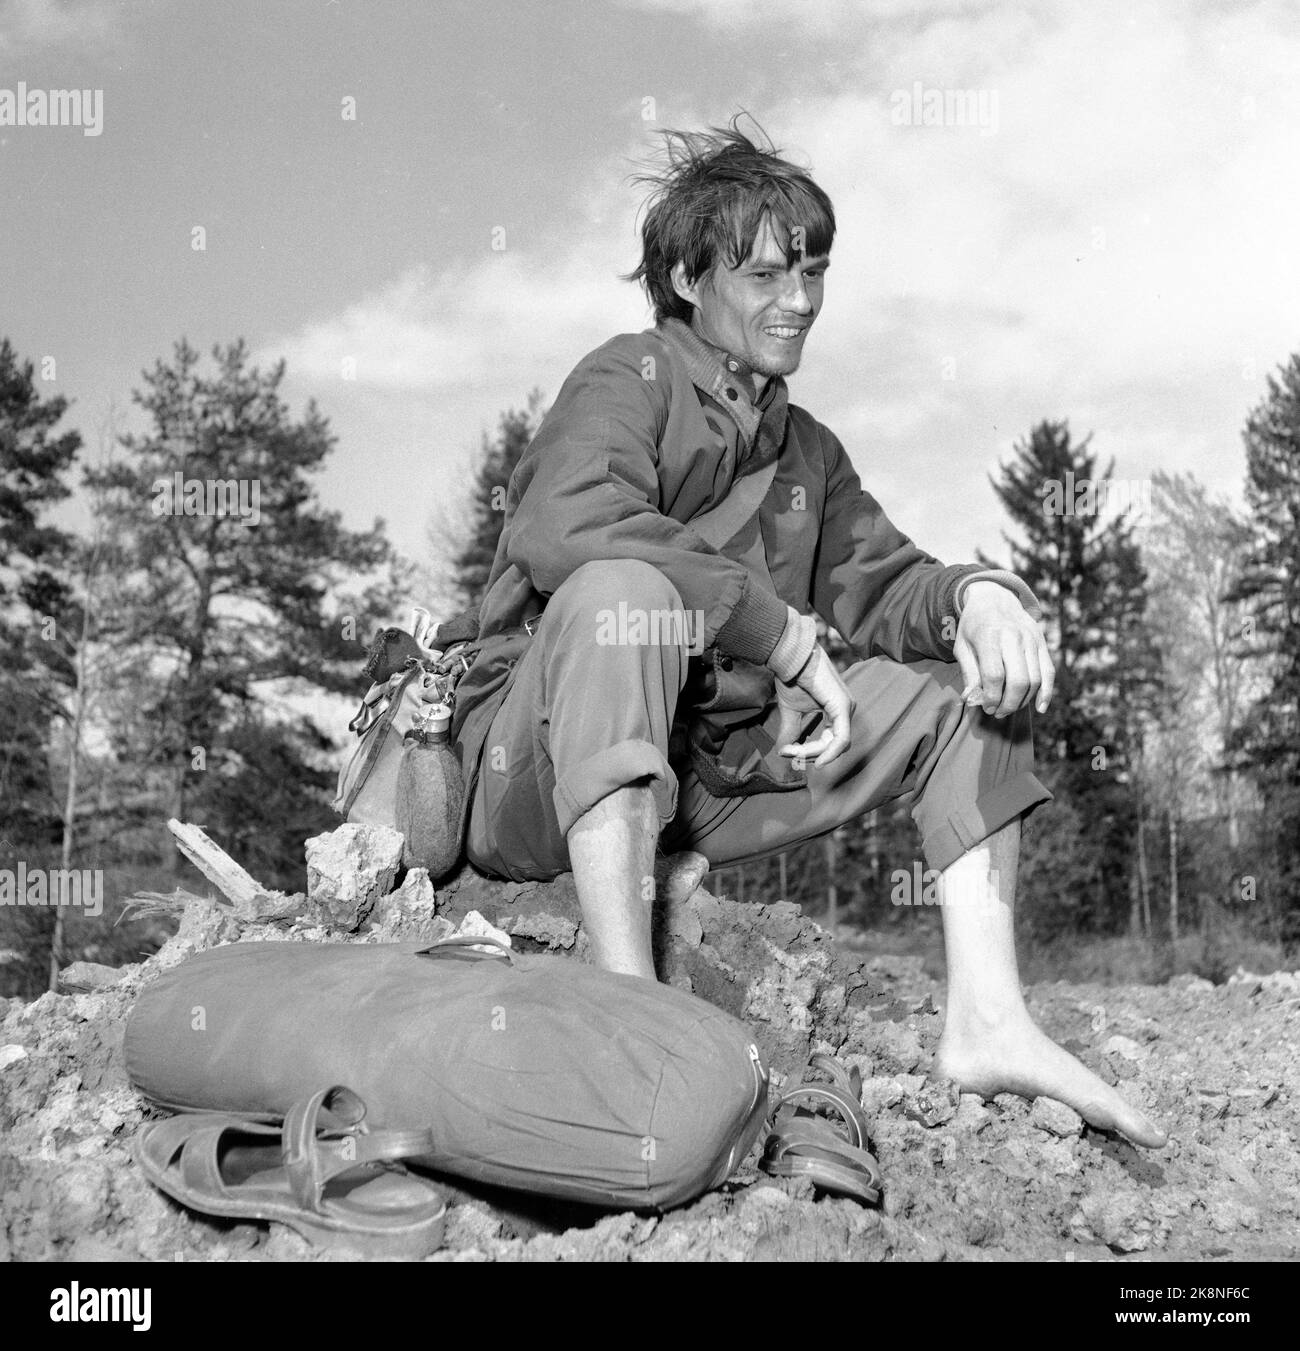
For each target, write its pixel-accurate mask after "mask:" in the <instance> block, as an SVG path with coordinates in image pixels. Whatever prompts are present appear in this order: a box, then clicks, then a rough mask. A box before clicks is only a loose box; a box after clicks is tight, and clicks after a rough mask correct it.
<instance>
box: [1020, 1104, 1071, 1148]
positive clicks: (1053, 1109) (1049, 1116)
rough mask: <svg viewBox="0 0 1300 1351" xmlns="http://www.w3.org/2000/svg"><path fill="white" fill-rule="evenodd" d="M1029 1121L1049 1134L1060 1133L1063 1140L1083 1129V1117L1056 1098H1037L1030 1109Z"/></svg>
mask: <svg viewBox="0 0 1300 1351" xmlns="http://www.w3.org/2000/svg"><path fill="white" fill-rule="evenodd" d="M1029 1123H1030V1125H1032V1126H1037V1127H1038V1129H1039V1130H1042V1131H1046V1132H1047V1133H1048V1134H1049V1135H1058V1136H1060V1137H1061V1139H1063V1140H1068V1139H1069V1138H1070V1137H1071V1136H1074V1135H1078V1134H1080V1132H1081V1131H1082V1130H1083V1118H1082V1117H1081V1116H1080V1115H1079V1114H1078V1112H1076V1111H1075V1110H1074V1108H1073V1107H1067V1106H1066V1105H1065V1103H1063V1102H1057V1101H1056V1099H1055V1098H1035V1099H1034V1105H1033V1107H1032V1108H1030V1111H1029Z"/></svg>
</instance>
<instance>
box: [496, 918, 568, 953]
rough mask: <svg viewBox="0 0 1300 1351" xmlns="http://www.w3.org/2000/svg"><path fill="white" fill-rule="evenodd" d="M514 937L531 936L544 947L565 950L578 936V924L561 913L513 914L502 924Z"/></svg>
mask: <svg viewBox="0 0 1300 1351" xmlns="http://www.w3.org/2000/svg"><path fill="white" fill-rule="evenodd" d="M502 927H503V928H504V930H505V932H506V933H508V934H510V935H511V936H512V937H515V938H531V939H532V940H533V942H534V943H541V944H542V945H543V946H544V947H548V948H558V949H559V950H561V951H563V952H567V951H568V950H569V949H570V948H571V947H573V945H574V943H575V942H576V941H577V938H578V925H577V923H576V922H575V921H574V920H571V919H566V918H565V917H564V916H563V915H515V916H511V918H509V919H507V920H506V921H505V922H504V924H503V926H502Z"/></svg>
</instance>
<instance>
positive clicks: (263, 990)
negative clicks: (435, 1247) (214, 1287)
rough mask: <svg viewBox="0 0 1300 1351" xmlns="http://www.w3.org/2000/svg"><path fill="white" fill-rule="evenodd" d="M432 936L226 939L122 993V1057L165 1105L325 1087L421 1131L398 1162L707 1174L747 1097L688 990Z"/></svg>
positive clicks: (744, 1069)
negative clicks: (129, 996) (416, 940)
mask: <svg viewBox="0 0 1300 1351" xmlns="http://www.w3.org/2000/svg"><path fill="white" fill-rule="evenodd" d="M483 941H485V940H481V939H449V940H448V941H447V942H445V943H441V944H437V945H436V946H434V947H431V948H430V947H421V946H420V945H419V944H413V943H394V944H373V945H370V944H358V943H326V944H316V943H292V942H281V943H277V942H270V943H234V944H231V945H228V946H226V947H220V948H213V949H211V950H210V951H207V952H200V953H197V954H196V955H195V956H193V957H191V958H189V959H188V960H187V961H185V962H183V963H181V964H180V965H179V966H177V967H175V968H173V969H172V970H170V971H168V972H166V973H164V974H163V975H162V976H160V977H159V978H158V980H156V981H155V982H154V983H153V984H152V985H150V986H148V987H147V988H146V989H145V990H144V992H143V993H142V994H141V996H140V998H139V1000H138V1001H137V1003H136V1005H135V1008H134V1009H133V1011H132V1013H131V1017H130V1020H129V1022H128V1024H127V1028H126V1040H125V1052H126V1065H127V1073H128V1075H129V1076H130V1079H131V1082H132V1084H134V1085H135V1087H136V1088H137V1089H138V1090H139V1091H140V1092H141V1093H143V1094H144V1096H145V1097H146V1098H148V1099H149V1101H150V1102H152V1103H154V1104H155V1105H157V1106H160V1107H164V1108H167V1109H169V1110H172V1111H178V1112H183V1111H203V1112H212V1111H217V1112H230V1113H240V1114H247V1115H249V1116H256V1117H260V1118H262V1119H275V1118H278V1117H282V1116H283V1115H284V1114H285V1113H286V1112H287V1111H288V1110H289V1109H290V1107H291V1106H292V1105H293V1104H294V1103H295V1102H299V1101H301V1100H303V1099H305V1098H307V1097H309V1096H310V1095H311V1094H313V1093H316V1092H318V1091H319V1090H320V1089H321V1088H322V1087H327V1086H329V1085H333V1084H345V1085H347V1087H348V1088H350V1089H352V1090H354V1091H355V1092H356V1093H357V1094H359V1095H360V1097H361V1098H362V1099H363V1100H364V1101H365V1103H366V1104H367V1107H368V1109H369V1110H368V1114H367V1117H366V1120H367V1123H368V1125H370V1126H372V1127H375V1128H392V1129H432V1131H433V1138H434V1140H435V1141H436V1142H437V1151H436V1152H435V1153H434V1154H431V1155H428V1156H421V1157H420V1158H419V1159H418V1160H417V1162H419V1163H421V1164H423V1165H425V1166H427V1167H429V1168H431V1169H433V1170H435V1171H437V1172H442V1173H446V1174H450V1175H452V1176H455V1177H461V1178H467V1179H471V1180H473V1181H477V1182H483V1183H489V1184H493V1185H496V1186H504V1187H513V1188H517V1189H519V1190H521V1191H527V1192H535V1193H540V1194H544V1195H547V1196H554V1197H559V1198H564V1199H568V1200H574V1201H584V1202H591V1203H594V1204H597V1205H603V1206H613V1207H618V1208H621V1209H641V1208H646V1209H665V1208H667V1207H669V1206H674V1205H680V1204H681V1203H682V1202H685V1201H689V1200H690V1199H692V1198H693V1197H695V1196H698V1195H700V1194H701V1193H702V1192H705V1191H708V1190H709V1189H710V1188H711V1187H716V1186H719V1185H720V1184H721V1183H722V1182H724V1181H725V1180H726V1179H727V1177H728V1176H729V1175H730V1174H731V1172H732V1171H733V1170H734V1168H735V1167H736V1165H737V1164H739V1163H740V1161H741V1160H742V1159H743V1158H744V1157H745V1155H746V1154H747V1153H748V1151H749V1148H750V1146H751V1145H752V1144H753V1142H754V1140H755V1138H756V1137H757V1135H758V1132H759V1130H760V1129H761V1128H762V1125H763V1121H764V1118H765V1115H766V1110H767V1071H766V1069H765V1068H764V1066H763V1063H762V1060H761V1058H760V1057H759V1053H758V1048H757V1047H756V1046H755V1045H754V1042H753V1039H752V1037H751V1036H750V1033H749V1032H748V1030H747V1029H746V1028H745V1027H744V1026H743V1025H742V1024H741V1023H739V1022H737V1021H736V1020H735V1019H734V1018H732V1017H730V1016H729V1015H728V1014H725V1013H723V1012H722V1011H721V1010H719V1009H716V1008H714V1007H713V1006H712V1005H710V1004H706V1003H704V1002H703V1001H702V1000H700V999H697V998H696V997H695V996H694V995H690V994H687V993H685V992H684V991H682V990H677V989H673V988H671V987H669V986H666V985H658V984H655V983H654V982H652V981H648V980H642V979H639V978H638V977H635V976H622V975H614V974H612V973H610V972H607V971H600V970H597V969H596V968H595V967H591V966H585V965H582V964H581V963H578V962H573V961H567V960H565V959H563V958H559V957H543V956H532V955H520V954H517V953H514V952H510V951H508V950H506V949H504V948H500V949H498V950H496V951H491V950H487V951H485V950H484V949H482V948H480V947H472V946H469V944H471V943H473V944H477V943H481V942H483Z"/></svg>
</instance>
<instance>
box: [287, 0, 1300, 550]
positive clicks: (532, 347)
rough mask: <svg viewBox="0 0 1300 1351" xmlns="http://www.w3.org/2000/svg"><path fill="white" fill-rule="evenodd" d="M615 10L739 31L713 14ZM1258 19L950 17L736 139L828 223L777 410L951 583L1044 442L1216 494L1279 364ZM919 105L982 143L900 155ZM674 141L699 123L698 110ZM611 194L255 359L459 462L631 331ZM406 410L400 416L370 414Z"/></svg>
mask: <svg viewBox="0 0 1300 1351" xmlns="http://www.w3.org/2000/svg"><path fill="white" fill-rule="evenodd" d="M638 7H641V8H651V9H657V10H659V11H668V10H671V11H673V12H679V13H684V14H685V13H690V14H696V15H699V16H701V17H704V18H706V19H708V20H709V21H710V22H721V21H722V20H723V19H728V20H729V19H731V18H733V17H734V18H735V21H736V22H737V23H741V22H747V21H748V19H747V18H742V17H741V11H739V10H735V9H733V6H732V5H731V3H730V0H713V2H712V3H706V0H638ZM811 8H813V7H805V6H803V5H799V6H798V9H797V12H798V14H800V15H803V14H805V13H807V12H809V10H810V9H811ZM905 8H906V13H907V14H911V13H912V7H911V6H910V5H909V6H906V7H905ZM795 12H796V11H795V8H794V7H793V0H759V3H758V4H756V5H754V6H753V7H752V8H750V7H748V6H747V7H746V8H745V11H744V13H745V15H747V16H748V15H751V14H757V15H758V16H760V18H761V17H762V16H766V17H767V18H768V19H771V18H774V17H778V16H781V15H791V14H794V13H795ZM873 14H875V15H876V17H877V18H880V16H882V15H883V16H884V18H886V19H887V18H888V17H889V16H890V15H891V14H896V15H899V16H904V7H903V6H894V7H889V6H887V7H886V8H885V9H884V10H877V9H875V7H873ZM1277 14H1278V11H1277V10H1276V8H1274V7H1273V6H1271V5H1268V4H1259V5H1253V6H1244V7H1232V8H1227V7H1225V8H1223V9H1222V10H1218V9H1215V8H1212V7H1209V6H1200V7H1198V8H1197V9H1196V10H1195V11H1190V10H1189V11H1183V10H1170V9H1168V8H1167V7H1164V6H1160V5H1156V4H1154V3H1150V2H1149V0H1148V2H1146V3H1143V0H1137V2H1136V3H1126V4H1123V5H1120V4H1117V3H1100V4H1098V5H1095V6H1090V7H1087V8H1084V7H1074V6H1064V7H1062V6H1052V5H1045V6H1043V7H1042V9H1041V10H1039V9H1037V8H1035V9H1034V10H1031V11H1027V12H1022V11H1020V10H1015V9H1011V10H1008V9H1005V8H1003V7H1001V6H994V7H988V8H985V7H979V6H976V7H971V6H968V5H964V4H963V5H960V6H956V5H954V6H951V7H947V8H945V9H943V10H927V11H926V17H925V19H924V21H921V20H912V19H907V18H905V17H900V18H899V20H898V22H896V23H887V22H883V21H881V22H880V23H879V24H878V26H877V27H875V28H874V29H873V30H872V33H871V34H870V36H869V37H868V36H866V35H862V36H859V35H858V34H857V33H856V32H853V33H851V34H849V35H848V36H846V39H845V41H844V43H843V44H842V51H840V52H839V53H838V54H837V65H836V73H835V74H834V77H833V78H828V79H827V80H826V81H824V82H819V83H818V84H817V85H816V87H815V88H814V89H812V90H809V89H807V88H803V87H800V88H798V92H794V90H793V86H796V85H797V86H802V85H804V84H806V83H807V81H806V80H804V79H803V78H802V77H801V78H800V79H798V80H795V81H793V82H792V92H790V93H789V94H788V95H787V97H786V98H785V99H784V100H783V101H775V102H773V103H771V104H769V105H768V106H765V107H764V108H762V109H761V110H758V109H756V110H755V111H756V112H757V113H758V114H759V119H760V121H761V122H762V123H763V125H764V126H766V127H767V128H768V129H769V130H770V131H771V132H772V133H773V135H774V136H775V137H776V139H777V141H778V143H780V144H782V145H785V146H789V147H793V149H794V154H795V157H796V158H799V159H804V160H807V161H809V162H811V164H812V167H813V170H814V172H815V174H816V176H817V178H818V180H819V181H820V182H821V183H822V184H823V185H824V186H826V187H827V188H828V189H829V190H830V192H831V195H832V197H833V198H834V200H835V203H836V210H837V216H838V218H839V222H840V233H839V237H838V239H837V242H836V247H835V251H834V259H833V264H832V267H831V270H830V274H829V278H828V287H827V305H826V309H825V312H824V314H823V317H822V319H821V320H820V321H819V324H818V327H817V330H816V331H815V332H814V333H813V335H812V337H811V339H810V340H809V348H808V354H807V360H806V363H805V369H804V370H802V371H800V372H799V374H798V375H797V376H796V377H795V380H794V382H793V386H794V388H793V392H794V396H795V398H796V400H797V401H798V402H800V403H804V404H806V405H807V406H808V407H809V408H811V409H812V410H813V411H814V412H815V413H816V415H817V416H818V417H819V418H821V419H822V420H824V421H825V422H826V423H827V424H828V425H829V426H831V427H832V428H833V429H835V430H836V431H837V432H838V433H839V434H840V436H841V439H842V440H843V441H844V442H845V444H846V446H847V447H848V448H849V450H850V453H851V454H852V455H853V456H854V459H855V462H856V463H857V464H858V466H859V469H860V470H861V472H862V473H863V476H864V479H867V478H869V480H870V486H871V487H872V489H873V490H875V491H878V493H879V495H880V496H881V497H882V500H884V501H885V502H886V505H887V506H888V507H889V508H890V510H891V514H894V515H895V516H896V518H897V519H898V521H899V524H900V525H902V526H903V528H905V529H910V530H913V531H914V532H915V533H917V535H918V538H922V539H923V540H924V539H927V538H928V539H931V540H933V539H934V536H935V532H936V524H935V522H936V520H945V519H947V520H950V521H955V522H958V523H959V524H958V525H957V526H956V527H955V529H954V528H953V527H950V528H949V529H948V530H947V531H946V537H947V540H948V544H947V545H946V546H945V547H944V549H941V550H940V552H946V553H947V555H948V556H954V557H960V556H964V555H968V554H969V553H970V552H971V551H972V549H973V546H974V544H975V543H977V542H978V543H980V544H983V545H984V546H985V547H988V546H990V545H994V544H995V542H996V534H997V529H998V528H999V526H1000V524H1001V522H1000V519H999V512H998V509H997V507H996V504H995V503H994V501H993V498H992V494H991V493H990V492H989V491H988V488H987V484H986V475H987V473H989V472H990V471H993V470H994V469H995V468H996V465H997V463H998V460H999V458H1003V457H1005V455H1006V453H1007V452H1008V450H1009V448H1010V446H1011V443H1012V442H1013V441H1014V440H1015V439H1016V438H1017V437H1019V436H1021V435H1023V434H1024V433H1026V432H1027V431H1028V429H1029V427H1030V425H1032V423H1033V422H1035V421H1037V420H1039V419H1040V418H1043V417H1063V416H1064V417H1069V418H1070V420H1071V422H1072V425H1073V427H1074V429H1075V431H1076V433H1077V434H1078V435H1080V436H1082V435H1083V434H1085V433H1086V432H1088V431H1090V430H1095V431H1096V434H1097V435H1096V441H1095V443H1094V444H1095V449H1096V450H1097V451H1098V453H1099V454H1100V456H1101V458H1102V460H1103V462H1104V461H1105V460H1106V459H1108V458H1109V457H1110V456H1111V455H1112V454H1113V455H1115V456H1116V457H1117V461H1118V463H1117V467H1116V472H1117V474H1118V475H1120V476H1132V475H1134V474H1138V473H1143V474H1145V473H1149V472H1151V471H1152V470H1153V469H1155V468H1156V467H1159V466H1161V465H1165V466H1167V467H1170V468H1189V469H1192V470H1194V471H1195V472H1197V473H1198V474H1200V475H1201V476H1202V477H1204V478H1206V479H1207V480H1209V481H1210V482H1211V483H1212V484H1213V485H1214V486H1216V487H1218V488H1220V489H1223V488H1225V487H1228V486H1231V484H1232V483H1233V482H1234V480H1237V479H1239V477H1240V449H1239V439H1238V438H1239V430H1240V427H1241V424H1242V421H1243V418H1244V414H1245V412H1246V410H1247V408H1248V407H1249V406H1250V404H1251V403H1253V402H1254V401H1255V400H1256V399H1257V398H1258V397H1259V394H1260V387H1261V385H1262V381H1263V377H1264V374H1265V372H1266V371H1268V370H1270V369H1271V368H1272V367H1274V366H1275V365H1276V364H1277V363H1278V362H1280V361H1281V360H1283V359H1284V358H1285V356H1286V355H1287V353H1288V352H1289V351H1290V350H1291V349H1292V348H1294V347H1295V345H1296V341H1297V337H1298V336H1300V335H1297V332H1296V328H1295V323H1296V321H1295V316H1296V314H1300V260H1298V259H1297V256H1296V254H1295V251H1294V243H1293V242H1294V240H1295V238H1297V237H1300V194H1297V193H1296V192H1295V190H1294V186H1293V175H1292V174H1291V172H1290V166H1291V162H1292V159H1293V151H1292V148H1291V147H1292V146H1293V145H1294V143H1295V138H1296V135H1297V129H1298V128H1300V91H1298V90H1297V87H1296V86H1295V84H1294V81H1293V78H1292V72H1293V71H1294V70H1295V69H1296V68H1298V67H1300V37H1297V36H1296V35H1295V34H1293V33H1292V31H1291V30H1290V29H1289V28H1287V27H1286V26H1285V25H1283V24H1281V23H1279V22H1278V20H1277ZM850 39H851V40H850ZM813 67H817V63H816V62H815V61H814V62H811V64H810V68H813ZM805 74H807V72H806V71H805ZM917 83H920V84H921V85H922V87H923V88H940V89H943V88H947V87H949V86H950V85H952V86H954V87H958V88H963V89H976V90H980V89H982V90H985V91H988V92H990V93H994V92H995V93H996V95H997V101H998V122H997V126H996V130H994V131H992V132H991V134H982V133H981V131H980V129H979V128H976V127H970V126H964V127H963V126H949V125H939V126H925V125H921V126H915V125H899V124H898V122H897V121H896V119H895V118H893V117H892V116H891V106H892V105H891V95H892V93H893V92H894V91H895V90H905V91H910V90H911V89H912V87H913V86H914V85H915V84H917ZM697 97H699V96H698V94H697ZM728 97H730V96H728ZM692 111H693V112H698V114H699V116H698V117H697V118H696V121H698V122H699V123H704V122H716V121H719V120H721V117H720V100H714V101H712V102H707V101H704V100H703V99H702V100H701V106H700V107H699V108H698V109H693V110H692ZM723 115H725V114H723ZM625 172H626V165H625V164H622V163H620V164H619V165H617V166H611V165H610V164H608V163H606V164H600V165H597V166H594V167H593V172H592V175H591V178H590V181H589V183H588V185H587V186H586V187H585V188H584V189H583V190H582V191H580V192H579V193H578V194H577V196H576V201H575V204H574V205H573V207H572V210H571V213H567V218H566V220H565V224H564V228H563V231H562V232H557V233H556V234H555V235H554V237H553V239H552V244H551V248H550V250H549V251H547V252H546V253H545V254H544V255H539V254H535V253H527V254H525V253H521V252H516V251H514V250H513V249H512V248H510V247H507V248H506V249H505V251H504V252H502V253H500V254H498V255H494V256H492V257H490V258H487V259H481V260H479V261H477V262H475V263H474V264H473V265H471V266H468V267H455V266H450V267H447V268H444V269H441V270H439V271H434V270H432V269H430V268H418V269H415V270H413V271H411V272H408V273H406V274H405V275H404V276H402V277H399V278H397V279H395V280H394V281H393V282H392V284H391V285H389V286H388V287H386V288H384V289H382V290H381V291H379V292H377V293H375V294H373V295H370V296H367V297H363V298H361V299H358V300H357V301H356V302H354V303H353V304H351V305H349V306H348V307H347V308H346V309H344V310H343V311H342V312H340V313H339V314H337V315H334V316H330V317H325V318H323V319H321V320H320V321H319V322H317V323H314V324H310V325H307V326H305V327H304V328H303V329H302V330H301V331H299V332H298V333H296V334H294V335H290V336H289V337H288V338H287V339H286V340H285V341H284V342H283V343H282V345H281V347H280V348H277V350H283V351H284V352H285V354H286V355H287V356H288V358H289V366H290V372H291V375H297V376H300V377H303V378H306V379H308V380H310V381H311V382H313V383H314V384H316V385H317V386H322V387H324V386H326V385H327V384H328V387H329V388H330V389H331V391H332V394H331V398H332V399H335V398H337V397H343V396H344V395H345V394H346V392H347V391H348V390H351V391H352V392H353V393H354V394H355V396H356V397H358V398H368V399H369V400H370V402H369V405H368V407H369V409H370V413H369V414H368V415H369V416H371V417H373V418H374V419H375V426H376V427H378V426H379V425H380V422H381V421H383V420H384V419H387V420H388V422H389V423H390V424H391V425H396V420H397V419H398V418H405V419H406V421H405V423H404V433H403V434H404V435H405V436H407V437H408V439H409V437H410V436H411V435H413V434H414V428H415V425H416V421H417V417H416V414H415V413H414V412H412V411H411V410H413V409H415V408H417V407H418V408H420V409H421V410H422V412H421V413H420V416H422V417H425V418H427V417H429V416H430V415H431V410H435V409H436V415H437V417H438V418H439V419H440V425H441V428H442V429H443V430H444V432H446V431H452V432H454V435H455V437H456V438H458V439H457V444H458V445H461V446H467V445H469V444H471V443H472V442H473V441H474V440H476V439H477V429H478V428H479V427H480V426H482V425H483V423H484V422H485V421H486V420H487V419H488V418H489V417H490V416H491V415H492V411H493V410H495V409H498V408H501V407H504V406H507V405H508V404H511V403H514V404H517V403H518V402H519V401H520V400H521V398H522V395H523V393H524V392H525V391H526V390H527V389H529V388H531V387H533V386H534V385H539V384H540V385H541V386H543V388H544V389H545V390H546V391H547V393H548V394H549V395H552V396H553V394H554V392H555V390H556V388H557V387H558V384H559V382H560V380H561V379H562V378H563V376H564V375H565V374H566V373H567V371H568V370H569V369H571V367H572V366H573V364H574V362H575V361H576V360H577V359H578V357H580V356H581V355H582V353H583V352H585V351H587V350H589V349H590V348H591V347H593V346H595V345H597V344H598V343H600V342H602V341H604V340H605V339H606V338H607V337H609V336H610V335H611V334H613V333H615V332H618V331H623V330H626V329H629V328H639V327H643V326H644V325H645V323H646V322H647V318H646V313H645V309H644V305H643V302H642V299H641V297H640V295H639V294H638V293H637V292H636V291H635V290H634V289H633V288H632V287H630V286H628V285H627V284H625V283H623V282H620V281H618V280H616V274H617V273H618V272H620V271H626V270H627V268H628V267H629V266H630V265H631V263H632V260H633V257H634V256H635V248H634V241H633V239H632V236H631V219H632V213H633V208H634V203H633V201H632V199H631V198H630V196H629V195H627V193H626V192H625V190H624V189H623V188H622V187H621V186H620V180H621V177H622V175H623V174H624V173H625ZM575 221H576V222H577V223H576V224H575V223H574V222H575ZM348 358H351V359H352V360H354V361H355V363H356V370H355V382H353V383H352V384H351V385H350V386H349V385H348V384H347V383H346V382H342V381H341V375H340V372H341V369H342V362H343V361H344V360H345V359H348ZM402 397H407V398H409V400H411V402H410V404H409V407H408V411H407V412H406V413H404V414H399V413H395V412H392V411H390V412H387V413H385V412H382V411H381V410H380V405H379V401H380V400H383V399H387V400H388V401H389V403H390V404H393V403H394V400H400V399H401V398H402ZM394 406H395V405H394ZM918 481H920V482H922V483H923V484H924V490H923V491H920V492H918V490H917V483H918Z"/></svg>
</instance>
